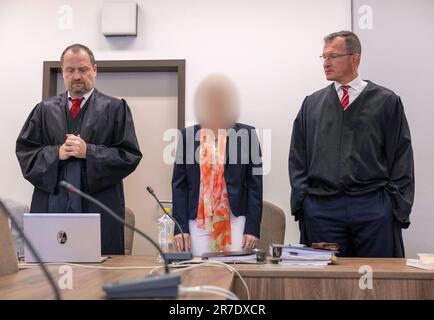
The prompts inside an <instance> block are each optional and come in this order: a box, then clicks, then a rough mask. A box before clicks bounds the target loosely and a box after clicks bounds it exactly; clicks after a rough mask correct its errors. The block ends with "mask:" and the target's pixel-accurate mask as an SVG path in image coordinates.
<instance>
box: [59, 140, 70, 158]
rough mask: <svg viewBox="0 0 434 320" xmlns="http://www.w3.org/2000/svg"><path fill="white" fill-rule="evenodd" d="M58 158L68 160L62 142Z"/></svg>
mask: <svg viewBox="0 0 434 320" xmlns="http://www.w3.org/2000/svg"><path fill="white" fill-rule="evenodd" d="M59 159H60V160H68V159H69V156H68V155H67V154H66V151H65V144H62V145H61V146H60V148H59Z"/></svg>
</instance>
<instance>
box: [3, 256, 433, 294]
mask: <svg viewBox="0 0 434 320" xmlns="http://www.w3.org/2000/svg"><path fill="white" fill-rule="evenodd" d="M157 265H160V264H158V263H156V261H155V258H154V257H141V256H118V257H112V258H110V259H109V260H107V261H105V262H104V263H102V264H99V266H104V267H130V266H157ZM365 265H366V266H371V267H372V270H373V289H372V290H370V289H366V290H362V289H360V288H359V279H360V277H361V276H362V274H360V273H359V268H360V266H365ZM234 266H235V268H236V269H238V271H239V272H240V273H241V275H242V276H243V278H244V279H245V281H246V283H247V285H248V286H249V288H250V294H251V298H252V299H290V300H292V299H294V300H300V299H303V300H304V299H306V300H309V299H434V271H425V270H420V269H416V268H412V267H408V266H406V265H405V259H349V258H347V259H340V260H339V261H338V264H337V265H330V266H327V267H325V268H323V269H293V268H291V269H281V268H279V269H270V268H266V267H264V266H263V265H241V264H239V265H234ZM58 268H59V266H57V265H50V266H49V269H50V271H51V273H52V274H53V276H54V278H55V280H56V282H57V281H58V280H59V279H60V277H61V276H62V275H61V274H59V273H58V270H59V269H58ZM72 269H73V277H74V278H73V283H74V288H73V289H72V290H62V296H63V298H64V299H104V298H105V295H104V292H103V290H102V285H103V284H104V283H106V282H109V281H116V280H126V279H130V278H140V277H145V276H146V275H147V274H148V273H149V271H150V269H138V270H100V269H85V268H81V267H72ZM181 275H182V284H183V285H184V286H195V285H200V284H208V285H215V286H220V287H223V288H225V289H232V290H233V291H234V292H235V293H236V294H237V296H238V297H240V298H242V299H245V298H246V293H245V289H244V287H243V286H242V283H241V281H240V279H239V278H238V277H236V276H235V277H234V276H233V275H232V274H231V273H230V272H229V271H227V270H225V269H223V268H220V267H199V268H195V269H192V270H186V271H184V272H182V273H181ZM52 297H53V294H52V292H51V289H50V287H49V286H48V284H47V281H46V280H45V278H44V276H43V275H42V272H41V271H40V269H39V268H38V267H36V266H32V267H29V268H26V269H24V270H20V271H19V272H18V273H15V274H12V275H8V276H4V277H0V299H52ZM180 298H181V299H218V298H219V297H218V296H215V295H209V294H206V295H204V294H188V295H187V294H186V295H183V296H181V297H180Z"/></svg>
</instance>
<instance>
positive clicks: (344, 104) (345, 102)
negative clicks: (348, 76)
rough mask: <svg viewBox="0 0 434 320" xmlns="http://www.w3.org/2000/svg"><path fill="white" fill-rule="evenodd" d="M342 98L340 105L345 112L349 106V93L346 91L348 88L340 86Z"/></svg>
mask: <svg viewBox="0 0 434 320" xmlns="http://www.w3.org/2000/svg"><path fill="white" fill-rule="evenodd" d="M341 88H342V91H343V94H342V98H341V105H342V108H344V111H345V110H347V108H348V106H349V104H350V93H349V91H348V89H349V88H350V87H349V86H342V87H341Z"/></svg>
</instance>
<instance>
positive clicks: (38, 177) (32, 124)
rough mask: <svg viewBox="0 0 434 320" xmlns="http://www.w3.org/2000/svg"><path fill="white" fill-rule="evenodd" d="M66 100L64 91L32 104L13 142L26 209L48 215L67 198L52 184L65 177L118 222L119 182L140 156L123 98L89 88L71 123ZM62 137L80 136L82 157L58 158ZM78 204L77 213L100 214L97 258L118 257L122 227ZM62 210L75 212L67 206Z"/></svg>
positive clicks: (89, 206)
mask: <svg viewBox="0 0 434 320" xmlns="http://www.w3.org/2000/svg"><path fill="white" fill-rule="evenodd" d="M67 99H68V96H67V93H66V92H65V93H63V94H61V95H59V96H55V97H50V98H48V99H47V100H45V101H42V102H41V103H39V104H37V105H36V106H35V108H34V109H33V110H32V112H31V114H30V115H29V117H28V118H27V120H26V122H25V124H24V126H23V128H22V130H21V132H20V134H19V136H18V139H17V143H16V155H17V158H18V161H19V163H20V166H21V170H22V173H23V175H24V178H26V179H27V180H28V181H29V182H30V183H31V184H32V185H33V186H34V187H35V188H34V192H33V197H32V204H31V209H30V211H31V212H33V213H36V212H50V211H49V210H50V208H51V209H52V208H53V199H57V200H58V199H59V197H62V196H63V197H66V199H67V200H71V198H69V197H72V195H69V194H66V195H65V194H64V195H62V192H64V191H63V190H62V189H60V190H59V188H58V183H59V182H60V181H61V180H63V179H65V178H66V179H71V178H73V179H75V180H76V181H77V178H78V181H79V183H80V186H79V187H80V188H81V189H82V190H83V191H84V192H86V193H89V194H90V195H92V196H93V197H95V198H96V199H98V200H99V201H101V202H102V203H104V204H105V205H107V206H108V207H109V208H111V209H112V210H113V211H114V212H115V213H117V214H118V215H119V216H120V217H122V218H124V217H125V201H124V192H123V185H122V180H123V179H124V178H125V177H127V176H128V175H129V174H130V173H132V172H133V171H134V170H135V168H136V167H137V165H138V164H139V162H140V160H141V158H142V154H141V152H140V149H139V145H138V142H137V137H136V134H135V130H134V123H133V118H132V115H131V111H130V109H129V107H128V105H127V103H126V102H125V100H119V99H116V98H113V97H110V96H107V95H105V94H102V93H101V92H99V91H97V90H96V89H95V90H94V91H93V93H92V94H91V96H90V97H89V99H88V101H87V102H86V103H85V105H84V106H83V107H82V109H81V110H80V113H79V114H78V116H77V121H76V122H74V120H72V119H71V118H69V113H68V111H67V110H68V104H67ZM67 133H75V134H80V136H81V137H82V139H83V140H84V141H86V143H87V154H86V159H75V158H70V159H68V160H66V161H61V160H59V147H60V145H62V144H63V143H64V142H65V140H66V134H67ZM77 164H79V169H78V172H79V173H78V175H79V177H77V175H76V174H74V173H73V174H72V176H71V170H70V169H71V168H73V169H72V172H74V171H73V170H75V169H76V167H77V166H76V165H77ZM75 172H77V171H75ZM60 199H61V198H60ZM57 202H59V201H57ZM80 206H81V207H80V209H81V210H80V211H81V212H90V213H91V212H93V213H100V214H101V252H102V254H124V231H123V230H124V229H123V227H122V226H121V225H120V224H119V223H118V222H117V221H116V220H115V219H113V218H111V217H110V216H108V215H107V213H105V212H102V211H101V209H100V208H98V207H96V206H95V205H94V204H92V203H90V202H88V201H86V200H84V199H83V200H81V204H80ZM54 207H56V202H55V203H54ZM53 210H54V209H53ZM54 211H57V210H54ZM52 212H53V211H52ZM57 212H58V211H57ZM64 212H75V211H74V210H71V209H70V208H69V209H67V210H65V211H64Z"/></svg>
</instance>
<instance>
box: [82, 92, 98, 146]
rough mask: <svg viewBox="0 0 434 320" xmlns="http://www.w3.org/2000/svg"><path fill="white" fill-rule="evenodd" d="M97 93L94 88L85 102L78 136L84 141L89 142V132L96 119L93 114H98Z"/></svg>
mask: <svg viewBox="0 0 434 320" xmlns="http://www.w3.org/2000/svg"><path fill="white" fill-rule="evenodd" d="M99 94H100V93H99V91H98V90H96V88H95V89H94V90H93V92H92V94H91V95H90V97H89V99H88V100H87V101H86V108H87V110H86V112H85V113H84V116H83V123H82V124H81V130H80V136H81V137H82V138H83V140H84V141H89V138H90V134H91V130H92V128H93V127H94V123H95V121H96V120H97V119H98V116H95V113H97V112H99V109H98V105H97V100H98V95H99Z"/></svg>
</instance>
